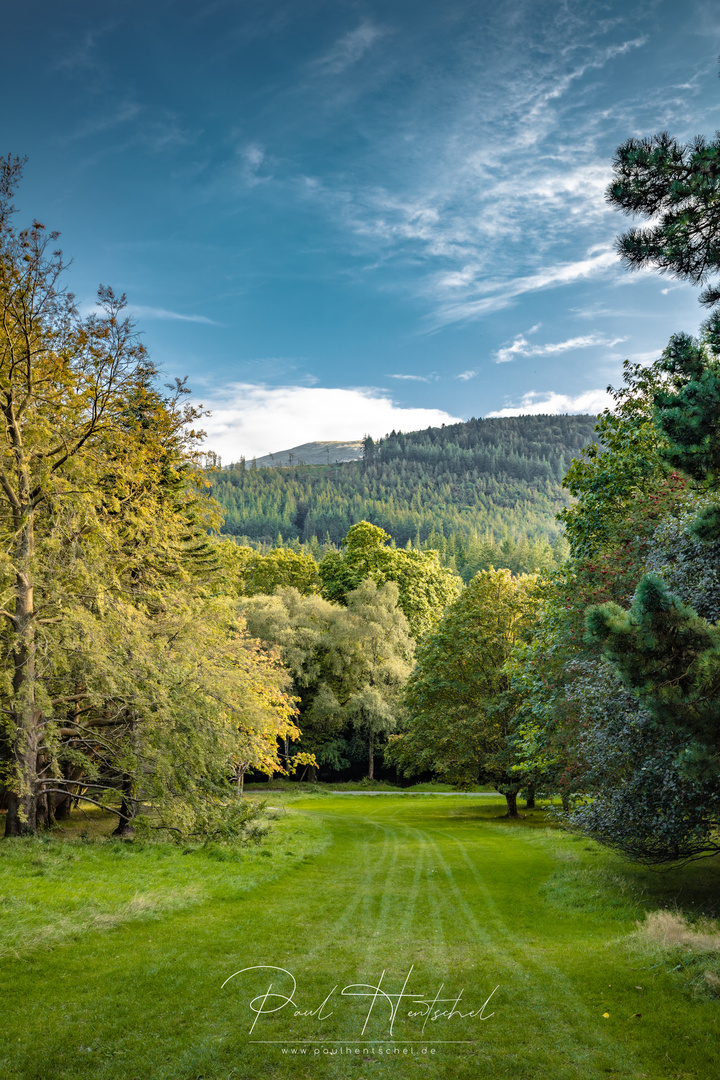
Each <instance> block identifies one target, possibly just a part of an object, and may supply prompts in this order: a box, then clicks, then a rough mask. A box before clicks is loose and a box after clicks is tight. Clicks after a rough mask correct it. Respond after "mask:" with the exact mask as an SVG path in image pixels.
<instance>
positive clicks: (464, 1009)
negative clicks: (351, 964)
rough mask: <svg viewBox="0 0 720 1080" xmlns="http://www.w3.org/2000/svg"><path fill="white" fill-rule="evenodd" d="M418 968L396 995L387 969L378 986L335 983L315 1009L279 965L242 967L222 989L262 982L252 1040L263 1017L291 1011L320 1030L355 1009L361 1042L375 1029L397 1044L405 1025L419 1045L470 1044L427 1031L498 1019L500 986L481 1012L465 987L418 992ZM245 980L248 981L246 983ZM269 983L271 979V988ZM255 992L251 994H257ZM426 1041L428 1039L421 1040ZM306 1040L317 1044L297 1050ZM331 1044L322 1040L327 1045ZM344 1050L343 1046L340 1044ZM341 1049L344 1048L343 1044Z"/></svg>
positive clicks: (253, 1002) (254, 1004)
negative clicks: (494, 1003)
mask: <svg viewBox="0 0 720 1080" xmlns="http://www.w3.org/2000/svg"><path fill="white" fill-rule="evenodd" d="M414 966H415V965H414V964H413V965H412V966H411V967H410V970H409V971H408V973H407V975H406V976H405V981H404V982H403V984H402V986H401V987H400V988H399V989H397V990H393V988H392V987H393V984H392V982H390V981H389V980H388V981H386V975H387V971H386V970H383V972H382V973H381V975H380V978H379V979H378V980H377V982H376V983H348V984H347V985H346V986H343V987H341V986H340V983H336V984H335V986H333V987H332V989H331V990H330V991H329V993H327V994H326V995H325V997H324V998H323V999H322V1001H320V1003H319V1004H318V1005H314V1007H313V1003H312V1002H310V1003H309V1005H310V1007H308V1005H307V1003H305V1002H304V1001H302V1000H301V998H300V995H299V992H298V984H297V980H296V978H295V976H294V975H293V974H292V972H290V971H288V970H287V968H283V967H276V966H275V965H274V964H253V965H252V966H251V967H245V968H240V970H239V971H235V972H233V974H232V975H230V976H228V978H227V979H226V980H225V982H224V983H223V984H222V987H221V989H222V988H224V987H225V986H227V984H228V983H229V982H230V981H231V980H232V979H240V982H241V984H243V985H246V984H251V985H252V984H253V983H254V984H255V985H256V986H257V981H258V979H259V980H260V984H261V986H262V987H263V989H262V990H261V992H260V993H258V994H255V996H253V997H251V998H249V1000H248V1001H247V1002H246V1005H247V1007H248V1009H249V1011H250V1013H251V1015H253V1020H252V1023H251V1024H250V1029H249V1032H248V1034H250V1035H253V1034H257V1035H260V1034H261V1033H262V1031H263V1028H262V1024H261V1026H260V1027H259V1028H258V1029H257V1032H256V1027H257V1025H258V1023H259V1022H261V1021H262V1018H263V1017H267V1016H272V1015H274V1014H276V1013H279V1012H282V1011H283V1010H288V1012H287V1015H289V1016H292V1017H293V1018H294V1019H303V1020H308V1021H310V1020H314V1021H315V1026H316V1027H317V1026H318V1025H319V1024H321V1023H322V1022H323V1021H324V1020H328V1019H329V1018H330V1017H331V1016H334V1015H335V1014H336V1013H337V1012H338V1010H340V1009H347V1008H350V1009H352V1011H353V1012H354V1013H355V1014H359V1015H358V1021H357V1022H358V1027H360V1024H361V1023H362V1027H361V1028H360V1030H359V1032H358V1037H359V1038H360V1039H362V1038H363V1036H365V1034H366V1032H368V1031H369V1029H370V1028H372V1029H374V1031H375V1038H376V1039H377V1038H380V1039H392V1040H394V1039H395V1029H396V1025H397V1026H398V1027H399V1026H400V1025H403V1027H402V1031H401V1034H406V1033H407V1034H417V1035H419V1036H420V1037H421V1038H420V1039H418V1040H417V1042H418V1043H419V1042H423V1043H424V1042H426V1041H429V1042H436V1041H443V1042H445V1041H447V1042H465V1041H469V1040H464V1039H461V1040H455V1039H448V1040H435V1039H430V1040H428V1039H427V1036H426V1035H425V1032H426V1028H427V1027H428V1024H429V1025H430V1032H431V1033H432V1034H434V1033H435V1030H437V1025H439V1024H442V1023H445V1022H447V1021H450V1020H475V1021H483V1020H489V1019H490V1018H491V1017H492V1016H494V1015H495V1014H494V1012H491V1013H487V1014H486V1013H485V1009H486V1008H487V1006H488V1004H489V1002H490V999H491V998H492V997H493V995H494V994H495V992H496V990H498V989H499V986H496V987H495V989H494V990H491V992H490V993H489V994H488V996H487V997H486V998H485V1001H484V1002H483V1003H482V1005H481V1006H480V1007H479V1008H477V1007H475V1008H474V1007H472V1003H471V1002H468V1001H466V999H465V997H464V995H465V990H464V988H463V989H461V990H460V992H459V993H457V994H456V993H454V992H448V991H446V990H445V983H440V986H439V987H438V989H437V991H436V992H435V994H428V993H426V992H422V991H415V990H414V989H413V988H412V983H411V976H412V974H413V970H414ZM258 972H259V973H262V974H261V975H259V976H258V975H251V973H258ZM243 976H244V978H241V977H243ZM266 980H269V981H267V985H266ZM398 985H399V984H398ZM250 992H251V993H252V990H251V991H250ZM348 999H350V1001H348ZM352 999H358V1000H357V1005H356V1007H355V1008H353V1001H352ZM408 1025H409V1030H408ZM378 1026H379V1030H378ZM317 1034H318V1036H319V1037H320V1039H321V1038H322V1035H321V1032H320V1031H318V1032H317ZM423 1036H425V1038H422V1037H423ZM256 1041H259V1042H260V1041H262V1042H265V1041H267V1042H268V1043H271V1042H274V1041H277V1042H278V1043H280V1042H282V1043H284V1044H289V1043H291V1042H292V1040H288V1039H287V1038H286V1039H283V1040H261V1039H259V1038H258V1039H257V1040H256ZM305 1041H312V1040H299V1041H298V1042H297V1043H293V1045H298V1046H299V1045H300V1044H301V1043H302V1042H305ZM314 1041H319V1040H318V1039H316V1040H314ZM327 1041H328V1040H323V1042H327ZM401 1041H403V1042H406V1043H407V1044H408V1047H410V1046H411V1045H414V1043H415V1041H416V1040H413V1039H403V1040H401ZM339 1045H340V1042H338V1046H339ZM342 1045H344V1042H343V1043H342ZM283 1052H284V1051H283ZM323 1052H325V1051H323ZM327 1052H328V1053H329V1052H330V1051H327ZM333 1052H338V1051H337V1050H336V1051H333ZM346 1052H347V1053H351V1052H352V1053H355V1052H356V1051H355V1050H354V1049H353V1050H351V1049H348V1050H347V1051H346ZM357 1052H359V1050H358V1051H357ZM393 1052H394V1051H393ZM412 1052H413V1053H414V1052H415V1051H414V1050H413V1051H412Z"/></svg>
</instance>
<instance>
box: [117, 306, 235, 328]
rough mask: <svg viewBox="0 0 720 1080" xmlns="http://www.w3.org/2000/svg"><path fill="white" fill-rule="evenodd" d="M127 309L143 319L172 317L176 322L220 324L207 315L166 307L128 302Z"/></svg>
mask: <svg viewBox="0 0 720 1080" xmlns="http://www.w3.org/2000/svg"><path fill="white" fill-rule="evenodd" d="M128 307H129V310H130V311H131V312H132V314H133V315H138V316H139V317H140V318H143V319H174V320H176V321H177V322H190V323H204V324H205V325H207V326H220V325H221V324H220V323H218V322H216V321H215V320H214V319H208V317H207V315H183V314H182V313H181V312H179V311H168V310H167V308H159V307H148V306H146V305H145V304H129V305H128Z"/></svg>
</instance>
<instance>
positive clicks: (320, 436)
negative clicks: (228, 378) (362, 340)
mask: <svg viewBox="0 0 720 1080" xmlns="http://www.w3.org/2000/svg"><path fill="white" fill-rule="evenodd" d="M203 402H204V404H205V406H206V407H207V408H209V409H210V410H211V413H212V415H211V416H210V417H208V418H207V420H206V421H205V423H204V425H203V426H204V427H205V429H206V430H207V433H208V437H207V440H206V442H205V446H206V448H207V449H208V450H214V451H215V453H217V454H220V455H221V456H222V459H223V461H225V462H226V463H229V462H231V461H237V460H238V459H239V458H240V457H241V456H243V455H244V456H245V457H246V458H251V457H253V456H255V457H262V456H263V455H264V454H269V453H278V452H279V451H280V450H286V449H290V448H291V447H293V446H299V445H301V444H302V443H305V442H314V441H321V440H326V439H362V438H363V436H364V435H367V434H370V435H372V436H373V438H379V437H380V436H382V435H385V434H387V432H388V431H391V430H392V429H393V428H395V429H396V430H401V431H417V430H419V429H420V428H426V427H428V426H437V425H440V424H455V423H458V422H459V418H458V417H455V416H450V415H449V413H446V412H443V411H442V410H441V409H414V408H404V407H403V406H402V405H398V404H397V403H396V402H394V401H393V400H392V398H391V397H389V396H388V395H387V394H386V393H384V392H383V391H381V390H376V389H374V388H368V387H358V388H355V389H339V388H329V387H319V386H313V387H307V386H263V385H258V384H254V383H233V384H231V385H230V386H228V387H226V388H224V389H223V390H222V392H220V391H218V392H216V394H210V395H208V396H207V397H205V398H203Z"/></svg>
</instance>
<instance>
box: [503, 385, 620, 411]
mask: <svg viewBox="0 0 720 1080" xmlns="http://www.w3.org/2000/svg"><path fill="white" fill-rule="evenodd" d="M613 405H614V402H613V399H612V398H611V397H610V395H609V394H608V392H607V390H586V391H585V392H584V393H583V394H577V395H576V396H575V397H572V396H571V395H570V394H558V393H557V392H556V391H555V390H548V391H544V392H542V393H541V392H539V391H537V390H531V391H530V392H529V393H527V394H523V396H522V398H521V399H520V403H519V404H518V405H508V406H506V407H505V408H504V409H498V410H497V411H496V412H489V413H488V414H487V415H488V416H489V417H491V416H527V415H537V414H539V413H540V414H544V413H551V414H552V415H553V416H555V415H557V414H558V413H590V414H591V415H592V416H595V415H597V414H598V413H600V412H602V411H603V409H610V408H612V407H613Z"/></svg>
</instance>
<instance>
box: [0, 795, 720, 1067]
mask: <svg viewBox="0 0 720 1080" xmlns="http://www.w3.org/2000/svg"><path fill="white" fill-rule="evenodd" d="M276 801H277V802H278V804H280V803H282V802H283V801H284V799H278V800H276ZM288 805H289V806H290V807H291V808H292V812H293V813H294V814H297V813H298V812H299V816H298V817H296V818H294V819H291V818H290V817H289V818H287V819H285V823H287V821H292V820H294V821H295V823H296V824H295V826H294V827H295V828H296V829H297V828H299V829H300V831H299V832H298V834H297V836H298V840H297V841H296V842H295V841H292V840H289V841H287V843H286V844H285V848H281V847H276V848H274V849H273V851H274V854H273V856H272V859H268V858H264V857H263V856H261V855H260V854H253V855H252V856H251V859H252V860H254V862H253V863H252V865H253V866H255V868H256V869H255V871H253V873H255V877H252V875H250V876H251V878H252V884H253V885H254V887H252V888H251V887H250V886H249V884H248V881H249V880H250V879H248V878H247V873H250V871H249V870H248V871H247V873H246V875H245V878H243V873H245V870H244V867H243V866H242V865H241V868H240V869H241V871H242V872H240V871H238V872H231V871H229V870H227V867H226V866H224V864H216V869H217V870H218V873H219V874H220V872H221V871H222V873H221V874H220V877H221V879H222V884H221V886H216V887H213V886H212V885H211V884H210V885H208V886H207V888H206V892H205V896H206V898H205V899H203V900H202V901H199V900H197V899H196V900H195V902H194V903H193V904H192V906H188V907H186V908H184V909H181V910H176V911H173V910H172V909H171V908H169V907H168V906H167V904H166V905H165V908H162V907H161V908H159V909H158V911H157V912H156V914H155V916H154V917H149V918H143V919H136V920H132V919H130V920H129V921H128V920H125V921H123V920H120V921H118V922H117V924H116V925H112V923H111V922H109V923H108V925H107V928H106V929H103V930H98V929H96V928H95V927H94V926H89V927H86V928H85V931H84V932H83V933H82V934H80V935H78V937H77V939H76V940H74V941H72V942H71V943H66V944H61V945H58V946H56V947H55V948H53V949H52V950H50V949H48V948H39V949H38V948H36V949H34V950H31V951H29V952H27V953H26V954H25V955H23V956H21V958H20V959H15V958H7V959H5V960H4V961H3V962H2V974H3V987H4V994H3V1005H2V1019H1V1020H0V1025H1V1027H2V1030H3V1033H4V1039H3V1050H2V1051H0V1076H1V1077H3V1080H4V1078H5V1077H8V1078H10V1077H12V1078H13V1080H15V1078H17V1080H48V1078H50V1077H53V1078H54V1080H85V1078H88V1080H90V1078H93V1080H199V1078H202V1080H225V1078H227V1080H255V1078H256V1077H260V1076H268V1077H277V1078H281V1077H303V1078H304V1077H308V1078H309V1077H318V1076H320V1077H333V1078H335V1077H337V1078H345V1077H355V1076H360V1075H363V1074H366V1075H372V1076H393V1077H398V1078H401V1080H405V1078H406V1077H414V1076H428V1077H430V1076H432V1077H438V1078H442V1080H445V1078H446V1077H447V1078H451V1077H452V1078H456V1077H457V1078H458V1080H470V1078H472V1080H477V1078H481V1077H493V1078H510V1077H512V1078H513V1080H600V1078H606V1077H622V1078H627V1080H635V1078H642V1077H647V1078H651V1080H661V1078H662V1080H666V1078H668V1080H669V1078H674V1077H678V1078H682V1080H710V1078H711V1077H715V1076H718V1075H720V1052H719V1050H718V1033H719V1030H720V1025H719V1023H718V1012H719V1009H720V1004H719V1003H718V1002H717V1000H715V1001H713V1000H711V999H709V998H705V997H702V996H701V997H695V998H693V997H691V996H690V995H689V994H688V993H687V992H686V991H685V990H684V989H683V985H682V984H681V983H680V982H679V981H678V976H677V974H676V973H674V972H672V971H668V970H666V966H665V965H663V964H660V965H657V964H656V963H655V959H656V958H653V957H648V956H647V955H645V954H644V953H642V952H641V951H639V950H637V949H632V948H630V947H628V941H629V940H630V938H629V935H631V934H632V932H633V930H634V927H635V920H636V919H637V918H638V917H639V916H640V915H641V913H642V910H643V908H649V909H655V908H658V907H659V906H661V905H662V904H663V903H666V902H667V901H668V900H669V899H674V900H677V899H678V898H680V902H681V903H685V904H686V905H688V906H690V907H693V906H694V907H695V908H696V909H697V908H698V907H702V906H703V905H705V906H707V903H708V902H709V900H710V898H711V897H712V895H713V893H714V892H715V893H716V892H717V888H718V883H719V881H720V875H719V874H718V869H717V867H715V866H714V865H712V864H710V863H706V864H704V865H703V864H699V865H698V866H696V867H691V868H687V869H686V870H685V871H682V872H677V871H676V872H673V874H670V875H664V876H658V875H655V874H652V873H650V872H647V871H642V870H640V869H637V868H636V869H633V868H632V867H629V866H628V865H627V864H625V863H623V862H622V861H621V860H619V859H616V858H615V857H614V856H612V855H610V854H608V853H607V852H603V851H600V850H599V849H598V848H596V847H595V845H592V844H588V843H586V842H584V841H579V840H578V839H576V838H573V837H569V836H565V835H562V834H558V833H554V832H552V831H549V830H547V829H544V828H543V829H538V828H535V827H533V825H534V823H535V822H537V821H538V820H539V819H541V817H542V815H535V816H534V818H532V819H530V818H528V819H527V820H526V821H524V822H520V823H513V822H508V821H503V820H501V819H500V818H499V817H498V815H499V814H500V813H501V810H502V808H501V805H500V803H493V802H492V800H488V799H487V798H482V799H481V798H478V799H477V800H474V799H468V798H456V799H451V798H447V799H432V798H430V797H427V798H422V797H419V796H418V797H415V798H413V799H411V800H410V799H403V798H402V797H396V798H391V797H386V798H383V799H376V798H372V797H362V796H356V797H353V798H352V799H347V798H345V797H344V796H337V797H333V796H323V797H313V798H308V799H307V800H305V801H304V802H303V801H298V800H297V799H295V800H290V801H289V802H288ZM303 818H305V819H306V820H307V821H308V823H309V827H310V828H311V829H312V830H314V834H313V835H315V837H316V839H317V836H318V835H319V832H320V833H324V835H325V836H326V838H327V839H328V840H330V842H329V843H328V844H326V846H324V847H323V844H322V843H319V842H317V843H315V846H314V848H307V851H306V853H305V854H304V855H303V854H302V845H301V843H300V840H301V834H302V827H301V826H300V824H299V823H301V822H302V820H303ZM284 827H285V828H286V832H287V824H285V826H284ZM291 832H292V829H291V830H290V831H289V832H287V835H288V836H290V835H291ZM288 844H289V845H290V846H291V847H292V845H293V844H295V847H297V848H298V851H296V852H295V855H294V856H293V855H292V854H291V857H290V858H286V855H287V853H289V852H290V850H291V847H288ZM298 852H299V854H298ZM177 859H178V860H180V859H181V856H177ZM281 860H285V861H284V862H283V863H282V865H281ZM250 865H251V864H250V863H247V864H246V866H248V867H249V866H250ZM118 869H120V870H121V869H122V867H121V866H119V867H118ZM261 871H262V872H261ZM108 872H109V871H108V870H107V868H106V869H104V870H103V871H102V874H99V876H98V881H97V887H98V889H99V890H100V891H102V888H103V887H104V884H103V883H104V881H105V878H104V877H103V874H104V875H106V876H107V874H108ZM173 880H175V879H173ZM178 880H179V879H178ZM253 967H256V970H253V971H245V972H243V973H242V974H236V975H234V973H235V972H239V971H241V969H246V968H253ZM271 968H272V970H271ZM277 969H282V970H277ZM383 972H384V973H385V974H384V975H383ZM408 974H409V978H407V976H408ZM233 975H234V977H232V978H230V976H233ZM293 977H294V979H295V980H296V984H297V985H296V989H295V991H294V993H293V995H292V1001H289V1000H288V999H289V997H290V995H291V991H292V981H291V979H292V978H293ZM406 978H407V982H406ZM226 980H229V981H227V982H226ZM223 983H225V986H224V987H223ZM404 984H405V993H406V994H413V995H421V998H422V1001H424V1002H425V1004H424V1005H423V1004H422V1003H421V999H420V998H406V999H403V1000H401V1002H400V1003H399V1005H398V1006H397V1009H396V1011H395V1016H394V1022H393V1031H392V1037H391V1035H390V1021H391V1009H392V1008H393V1006H394V1003H395V1002H396V1000H397V999H396V998H392V997H389V998H386V997H384V996H383V993H382V991H385V992H386V993H387V994H388V995H392V994H398V993H400V992H401V991H402V989H403V985H404ZM352 987H355V988H356V989H355V991H351V992H348V993H346V994H345V995H342V990H343V988H346V989H350V990H351V988H352ZM362 987H365V988H372V987H375V988H378V987H379V988H380V989H379V990H375V991H372V990H369V989H361V988H362ZM496 987H497V989H496V990H495V991H494V993H492V992H493V990H494V988H496ZM358 992H361V993H363V994H366V995H368V994H373V993H374V994H375V997H374V998H373V997H372V996H354V995H355V994H357V993H358ZM459 994H462V996H461V997H460V1000H459V1001H457V998H458V995H459ZM491 994H492V997H491V998H490V1001H489V1002H488V1003H487V1005H485V1008H484V1011H483V1012H482V1014H481V1015H474V1016H472V1015H464V1016H460V1015H457V1014H458V1013H463V1014H468V1013H473V1012H474V1013H476V1014H477V1013H478V1012H479V1011H480V1010H481V1009H482V1007H483V1003H484V1002H486V999H487V998H488V996H489V995H491ZM272 995H278V996H275V997H273V996H272ZM328 995H329V996H328ZM436 997H437V998H438V1001H437V1004H436V1005H435V1007H434V1008H433V1009H432V1010H431V1009H430V1008H429V1003H430V1002H432V1001H433V999H434V998H436ZM253 999H255V1002H256V1008H260V1009H262V1010H263V1011H262V1014H261V1015H256V1014H255V1013H253V1012H252V1010H251V1007H250V1002H251V1001H252V1000H253ZM324 1000H326V1004H325V1006H324V1009H320V1008H319V1007H320V1006H321V1005H322V1003H323V1001H324ZM453 1002H455V1004H454V1005H453ZM279 1006H282V1007H279ZM275 1007H278V1008H277V1011H275V1012H272V1013H271V1012H270V1011H269V1010H270V1009H273V1008H275ZM443 1011H445V1012H448V1011H450V1012H455V1014H456V1015H452V1016H443V1015H438V1016H437V1017H436V1018H435V1019H433V1015H434V1014H435V1013H442V1012H443ZM409 1013H415V1014H417V1015H408V1014H409ZM428 1013H429V1015H428ZM605 1013H608V1014H609V1016H607V1017H606V1016H604V1015H603V1014H605ZM298 1014H300V1015H298ZM638 1014H641V1015H638ZM481 1017H484V1018H481ZM253 1021H255V1026H254V1030H252V1032H251V1030H250V1029H251V1026H252V1025H253ZM363 1027H365V1031H364V1033H362V1031H363ZM423 1027H424V1030H423ZM356 1051H358V1052H356Z"/></svg>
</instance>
